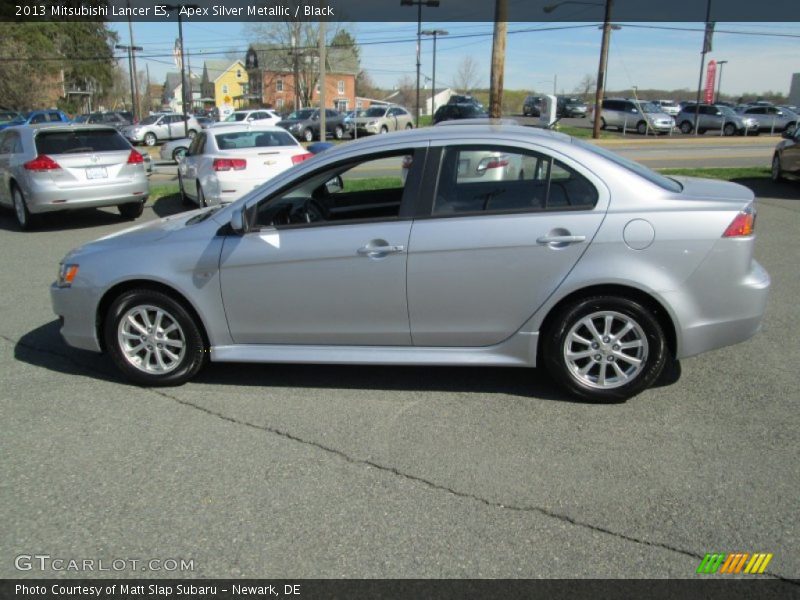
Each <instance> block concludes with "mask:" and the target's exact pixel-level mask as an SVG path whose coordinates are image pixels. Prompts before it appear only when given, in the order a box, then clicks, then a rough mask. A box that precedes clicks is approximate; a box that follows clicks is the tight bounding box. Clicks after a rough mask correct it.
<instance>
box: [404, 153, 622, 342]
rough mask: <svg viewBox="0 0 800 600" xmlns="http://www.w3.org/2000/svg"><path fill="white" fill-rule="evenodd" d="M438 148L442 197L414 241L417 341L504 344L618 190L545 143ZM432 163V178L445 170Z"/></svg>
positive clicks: (412, 306) (577, 253)
mask: <svg viewBox="0 0 800 600" xmlns="http://www.w3.org/2000/svg"><path fill="white" fill-rule="evenodd" d="M431 154H432V155H434V156H435V155H439V154H440V156H441V160H440V164H441V166H440V168H439V170H438V173H439V174H438V181H437V183H436V186H435V197H434V198H433V200H432V205H430V206H428V207H425V208H422V209H421V212H422V213H423V214H422V215H419V216H418V218H417V219H416V220H415V222H414V226H413V228H412V231H411V239H410V242H409V248H410V254H409V259H408V308H409V317H410V320H411V335H412V339H413V343H414V345H417V346H488V345H492V344H497V343H499V342H502V341H503V340H505V339H507V338H508V337H509V336H511V335H512V334H513V333H514V332H516V331H517V330H518V329H519V328H520V327H521V326H522V325H523V324H524V323H525V322H526V321H527V320H528V319H529V318H530V317H531V316H532V315H533V313H535V312H536V310H537V309H538V308H539V307H540V306H541V305H542V304H543V303H544V302H545V300H546V299H547V298H548V297H549V296H550V295H551V294H552V293H553V292H554V291H555V290H556V288H557V287H558V286H559V284H560V283H561V282H562V281H563V279H564V277H566V275H567V273H568V272H569V271H570V269H571V268H572V267H573V266H574V265H575V263H576V262H577V261H578V259H579V258H580V257H581V255H582V254H583V253H584V251H585V250H586V248H587V246H588V244H589V242H590V241H591V239H592V238H593V237H594V235H595V232H596V231H597V229H598V227H599V226H600V223H601V222H602V220H603V217H604V215H605V209H606V206H607V202H608V192H607V191H606V188H605V186H603V185H602V183H601V182H600V181H599V180H598V179H597V178H596V177H594V176H593V175H591V174H590V173H588V172H586V171H584V170H583V169H582V168H581V167H580V166H579V165H577V164H575V163H572V162H571V161H568V159H566V158H554V157H552V156H550V155H548V154H547V153H545V152H543V151H541V150H536V149H535V148H529V147H526V148H518V147H506V146H502V145H495V144H490V143H484V144H477V145H475V144H463V145H451V146H449V147H446V148H445V147H440V148H436V149H435V150H434V149H432V150H431ZM432 158H433V157H432ZM430 162H434V163H435V162H436V161H432V160H429V163H430ZM432 168H433V169H434V170H433V171H432V172H431V171H426V179H425V181H430V180H436V179H437V178H436V172H437V171H436V168H437V165H436V164H434V165H433V167H432ZM429 177H430V178H431V179H429Z"/></svg>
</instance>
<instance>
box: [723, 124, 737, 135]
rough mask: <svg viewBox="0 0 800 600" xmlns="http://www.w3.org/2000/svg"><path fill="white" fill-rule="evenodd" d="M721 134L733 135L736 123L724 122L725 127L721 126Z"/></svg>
mask: <svg viewBox="0 0 800 600" xmlns="http://www.w3.org/2000/svg"><path fill="white" fill-rule="evenodd" d="M722 133H723V135H728V136H730V135H734V134H735V133H736V125H734V124H733V123H726V124H725V127H723V128H722Z"/></svg>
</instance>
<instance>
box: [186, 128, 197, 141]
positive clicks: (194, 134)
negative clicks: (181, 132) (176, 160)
mask: <svg viewBox="0 0 800 600" xmlns="http://www.w3.org/2000/svg"><path fill="white" fill-rule="evenodd" d="M186 137H188V138H189V139H190V140H193V139H194V138H195V137H197V132H196V131H195V130H194V129H190V130H189V133H188V134H187V135H186Z"/></svg>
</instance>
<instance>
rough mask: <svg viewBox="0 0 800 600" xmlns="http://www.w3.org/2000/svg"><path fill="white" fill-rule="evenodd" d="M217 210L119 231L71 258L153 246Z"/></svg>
mask: <svg viewBox="0 0 800 600" xmlns="http://www.w3.org/2000/svg"><path fill="white" fill-rule="evenodd" d="M217 208H219V207H211V208H201V209H197V210H193V211H189V212H182V213H179V214H177V215H171V216H169V217H164V218H163V219H157V220H155V221H149V222H147V223H143V224H141V225H134V226H133V227H129V228H127V229H123V230H122V231H117V232H115V233H112V234H110V235H107V236H104V237H101V238H99V239H97V240H95V241H93V242H89V243H88V244H84V245H83V246H80V247H79V248H76V249H75V250H73V251H72V252H70V256H72V255H75V254H83V253H90V252H103V251H108V250H112V249H114V250H116V249H120V248H131V247H137V246H145V245H148V244H152V243H153V242H157V241H159V240H161V239H163V238H165V237H167V236H168V235H170V234H171V233H173V232H175V231H179V230H181V229H183V228H184V227H186V226H187V224H188V222H189V221H190V220H191V219H193V218H194V217H196V216H198V215H201V214H203V213H206V212H216V209H217Z"/></svg>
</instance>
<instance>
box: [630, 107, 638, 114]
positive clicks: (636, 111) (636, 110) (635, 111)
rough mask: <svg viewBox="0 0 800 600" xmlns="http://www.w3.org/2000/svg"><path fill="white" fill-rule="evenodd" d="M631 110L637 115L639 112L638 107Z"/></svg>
mask: <svg viewBox="0 0 800 600" xmlns="http://www.w3.org/2000/svg"><path fill="white" fill-rule="evenodd" d="M631 112H632V113H633V114H635V115H636V114H639V109H637V108H632V109H631Z"/></svg>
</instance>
